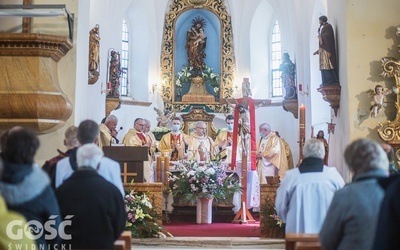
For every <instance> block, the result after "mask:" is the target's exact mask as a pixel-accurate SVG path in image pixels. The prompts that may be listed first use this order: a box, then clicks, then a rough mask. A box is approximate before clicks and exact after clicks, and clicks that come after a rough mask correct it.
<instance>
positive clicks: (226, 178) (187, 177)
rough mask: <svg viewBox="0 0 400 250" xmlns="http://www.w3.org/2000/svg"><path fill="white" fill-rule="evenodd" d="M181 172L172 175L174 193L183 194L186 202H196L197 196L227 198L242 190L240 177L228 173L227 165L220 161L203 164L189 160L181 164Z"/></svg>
mask: <svg viewBox="0 0 400 250" xmlns="http://www.w3.org/2000/svg"><path fill="white" fill-rule="evenodd" d="M178 170H180V171H181V172H180V174H179V175H177V176H171V179H170V180H171V181H172V182H173V185H172V193H173V195H178V194H180V195H182V197H183V199H184V201H185V202H190V203H192V204H193V203H194V202H195V201H196V199H197V198H214V199H215V200H216V201H218V200H219V199H226V198H227V197H229V196H232V195H233V194H234V193H235V192H239V191H240V184H239V180H238V178H235V177H234V175H233V174H230V175H227V173H226V169H225V167H223V166H221V165H220V164H219V163H218V162H214V161H212V162H209V163H205V164H204V165H201V164H199V163H197V162H196V161H189V162H186V164H184V165H181V166H180V167H179V168H178Z"/></svg>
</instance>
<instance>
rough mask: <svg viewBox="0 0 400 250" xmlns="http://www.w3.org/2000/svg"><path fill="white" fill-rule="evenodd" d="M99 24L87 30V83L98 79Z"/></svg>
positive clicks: (93, 82)
mask: <svg viewBox="0 0 400 250" xmlns="http://www.w3.org/2000/svg"><path fill="white" fill-rule="evenodd" d="M99 29H100V26H99V25H98V24H96V26H94V28H93V29H91V30H90V32H89V74H88V83H89V84H95V83H96V82H97V80H98V79H99V76H100V73H99V71H98V69H99V65H100V56H99V53H100V30H99Z"/></svg>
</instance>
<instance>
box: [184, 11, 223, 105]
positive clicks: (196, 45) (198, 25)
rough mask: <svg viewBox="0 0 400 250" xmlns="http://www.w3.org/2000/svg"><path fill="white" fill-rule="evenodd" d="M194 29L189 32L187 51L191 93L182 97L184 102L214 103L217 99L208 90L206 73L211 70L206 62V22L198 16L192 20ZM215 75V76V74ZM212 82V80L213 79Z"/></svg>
mask: <svg viewBox="0 0 400 250" xmlns="http://www.w3.org/2000/svg"><path fill="white" fill-rule="evenodd" d="M192 24H193V25H192V27H191V28H190V29H189V30H188V31H187V34H186V44H185V49H186V51H187V58H188V69H189V70H188V71H187V76H188V79H187V80H188V81H189V82H190V89H189V91H188V92H187V93H186V94H184V95H183V96H182V101H183V102H202V103H204V102H214V101H215V97H214V96H213V95H212V94H210V93H209V92H208V91H207V89H206V84H207V81H210V79H206V77H205V75H206V74H205V73H204V72H205V71H207V70H206V69H208V71H209V68H208V67H207V65H206V64H205V62H204V59H205V58H206V52H205V50H206V44H207V36H206V34H205V32H204V28H205V27H206V21H205V20H204V18H202V17H200V16H198V17H196V18H194V19H193V20H192ZM206 73H207V72H206ZM214 75H215V74H214ZM211 80H212V79H211Z"/></svg>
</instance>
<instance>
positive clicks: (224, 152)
mask: <svg viewBox="0 0 400 250" xmlns="http://www.w3.org/2000/svg"><path fill="white" fill-rule="evenodd" d="M225 122H226V125H227V128H226V129H221V130H220V131H219V133H218V135H217V138H216V139H215V144H214V145H215V146H216V147H218V149H219V151H220V155H221V157H222V161H223V162H226V163H231V159H232V145H233V142H232V140H233V123H234V117H233V115H227V116H226V118H225ZM237 140H238V147H237V154H236V160H237V161H240V160H241V156H242V146H241V140H240V136H239V135H238V139H237Z"/></svg>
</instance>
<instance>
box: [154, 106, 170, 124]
mask: <svg viewBox="0 0 400 250" xmlns="http://www.w3.org/2000/svg"><path fill="white" fill-rule="evenodd" d="M154 110H155V111H156V112H157V115H158V117H157V127H164V128H166V127H167V124H168V122H169V121H170V120H171V119H172V118H173V117H174V116H175V112H171V111H169V110H164V111H162V110H160V109H158V108H156V107H154Z"/></svg>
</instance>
